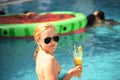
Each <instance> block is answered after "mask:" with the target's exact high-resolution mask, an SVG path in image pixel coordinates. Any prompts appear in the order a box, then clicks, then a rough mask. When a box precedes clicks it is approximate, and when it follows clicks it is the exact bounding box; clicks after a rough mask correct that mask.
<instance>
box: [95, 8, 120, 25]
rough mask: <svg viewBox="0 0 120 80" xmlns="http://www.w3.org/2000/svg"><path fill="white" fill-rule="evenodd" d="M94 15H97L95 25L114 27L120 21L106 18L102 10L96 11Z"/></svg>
mask: <svg viewBox="0 0 120 80" xmlns="http://www.w3.org/2000/svg"><path fill="white" fill-rule="evenodd" d="M93 15H94V16H95V22H94V25H93V26H95V27H96V26H107V27H112V26H114V25H119V24H120V22H118V21H115V20H112V19H105V14H104V12H103V11H101V10H96V11H94V13H93Z"/></svg>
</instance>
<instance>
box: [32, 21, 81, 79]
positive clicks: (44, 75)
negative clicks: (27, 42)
mask: <svg viewBox="0 0 120 80" xmlns="http://www.w3.org/2000/svg"><path fill="white" fill-rule="evenodd" d="M34 39H35V41H36V43H37V44H38V47H37V49H36V51H35V53H34V56H35V60H36V74H37V76H38V79H39V80H58V77H59V73H60V71H62V69H61V67H60V65H59V63H58V62H57V60H56V59H55V57H54V51H55V49H56V47H57V42H58V41H59V36H58V35H57V34H56V31H55V28H54V26H53V25H51V24H48V23H44V24H39V25H38V26H37V27H36V28H35V30H34ZM81 73H82V66H76V67H74V68H72V69H70V70H69V71H68V72H67V73H66V74H65V75H64V76H63V77H62V78H61V79H60V80H70V79H71V78H72V77H73V76H79V75H81Z"/></svg>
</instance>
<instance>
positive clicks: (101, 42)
mask: <svg viewBox="0 0 120 80" xmlns="http://www.w3.org/2000/svg"><path fill="white" fill-rule="evenodd" d="M40 1H42V0H38V1H37V2H34V3H29V5H27V4H19V5H18V6H16V5H14V6H10V8H5V10H6V11H7V12H9V13H17V12H23V11H24V10H30V11H36V12H43V11H58V10H61V11H62V10H64V11H65V10H71V11H79V12H83V13H84V14H86V15H88V14H90V13H91V12H92V11H94V10H96V9H102V10H103V11H104V12H105V14H107V15H106V18H113V19H115V20H117V21H119V22H120V15H119V14H118V13H120V10H119V6H120V2H119V0H114V1H113V0H107V1H103V0H99V2H98V1H97V0H86V1H82V0H69V2H67V1H68V0H62V1H60V2H59V1H58V0H53V1H52V0H45V1H42V2H40ZM65 3H68V4H65ZM86 4H87V5H86ZM24 6H26V8H25V7H24ZM31 6H32V7H36V9H35V8H31V9H30V8H29V7H31ZM111 10H114V11H111ZM66 44H67V45H66ZM73 44H76V45H77V46H78V45H82V46H83V51H84V55H83V73H82V77H81V79H82V80H120V76H119V75H120V69H119V68H120V65H119V64H120V54H119V53H120V47H119V45H120V25H116V26H114V27H113V28H107V27H97V28H90V29H88V30H87V31H86V32H85V33H83V34H71V35H67V36H62V37H61V38H60V42H59V43H58V47H57V50H56V51H55V56H56V59H57V60H58V62H59V63H60V64H61V66H62V67H63V68H64V69H65V70H68V69H70V68H71V67H74V63H73V56H72V51H73ZM35 48H36V44H35V42H34V41H33V40H31V39H3V38H2V39H0V80H37V76H36V73H35V62H34V58H33V53H34V50H35ZM66 56H67V57H66ZM72 80H76V79H75V78H73V79H72Z"/></svg>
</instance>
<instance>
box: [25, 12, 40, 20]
mask: <svg viewBox="0 0 120 80" xmlns="http://www.w3.org/2000/svg"><path fill="white" fill-rule="evenodd" d="M24 14H25V16H26V17H28V18H29V19H33V20H35V19H39V18H40V14H38V13H36V12H31V11H25V12H24Z"/></svg>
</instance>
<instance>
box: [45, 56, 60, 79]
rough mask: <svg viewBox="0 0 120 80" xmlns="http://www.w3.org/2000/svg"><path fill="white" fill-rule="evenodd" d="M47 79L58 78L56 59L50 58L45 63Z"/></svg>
mask: <svg viewBox="0 0 120 80" xmlns="http://www.w3.org/2000/svg"><path fill="white" fill-rule="evenodd" d="M43 70H44V77H45V80H58V72H57V67H56V65H55V59H54V58H49V59H47V61H46V63H45V64H44V65H43Z"/></svg>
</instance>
